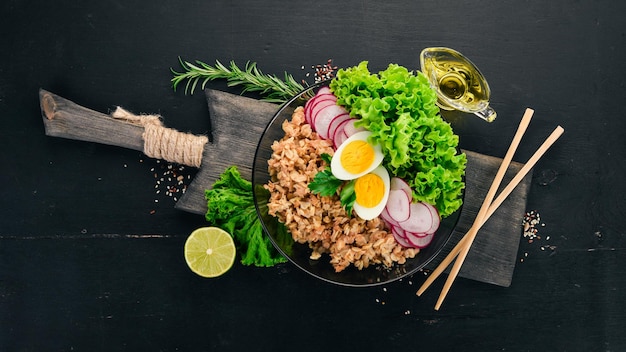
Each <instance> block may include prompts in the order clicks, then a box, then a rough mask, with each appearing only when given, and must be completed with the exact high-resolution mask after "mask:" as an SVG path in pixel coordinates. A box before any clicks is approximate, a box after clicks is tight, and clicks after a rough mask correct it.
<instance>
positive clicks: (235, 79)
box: [171, 57, 304, 103]
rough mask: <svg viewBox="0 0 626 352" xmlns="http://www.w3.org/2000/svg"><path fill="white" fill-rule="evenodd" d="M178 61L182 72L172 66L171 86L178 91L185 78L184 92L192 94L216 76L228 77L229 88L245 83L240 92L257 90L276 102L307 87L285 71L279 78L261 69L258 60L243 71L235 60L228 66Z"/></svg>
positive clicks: (267, 98)
mask: <svg viewBox="0 0 626 352" xmlns="http://www.w3.org/2000/svg"><path fill="white" fill-rule="evenodd" d="M178 61H179V62H180V65H181V67H182V69H183V72H178V71H175V70H174V69H171V71H172V73H173V74H174V77H173V78H172V86H173V87H174V90H176V88H177V87H178V85H180V84H181V83H182V82H183V81H185V80H186V81H187V83H186V84H185V94H193V92H194V91H195V90H196V88H197V87H198V84H200V86H201V88H202V89H204V87H205V86H206V84H207V82H209V81H212V80H216V79H226V80H227V82H228V86H229V87H234V86H243V87H244V88H243V91H242V92H241V94H243V93H246V92H258V93H260V95H262V96H263V98H262V100H265V101H269V102H273V103H283V102H285V101H287V100H289V99H290V98H291V97H293V96H294V95H296V94H298V93H300V92H301V91H302V90H304V86H303V85H302V84H300V83H298V82H297V81H296V80H295V78H293V76H291V75H290V74H288V73H287V72H285V77H284V79H280V78H279V77H277V76H275V75H269V74H264V73H263V72H261V70H259V69H258V68H257V66H256V63H255V62H250V61H248V62H247V63H246V67H245V68H244V69H243V70H242V69H241V68H239V67H238V66H237V65H236V64H235V62H234V61H231V62H230V66H229V67H226V66H225V65H223V64H222V63H221V62H219V61H217V60H216V61H215V66H211V65H209V64H206V63H204V62H202V61H198V60H196V62H195V63H191V62H188V61H184V60H182V59H181V58H180V57H179V58H178Z"/></svg>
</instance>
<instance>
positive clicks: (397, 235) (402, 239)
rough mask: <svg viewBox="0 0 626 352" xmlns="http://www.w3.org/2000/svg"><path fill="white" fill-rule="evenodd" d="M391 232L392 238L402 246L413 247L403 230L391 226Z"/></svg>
mask: <svg viewBox="0 0 626 352" xmlns="http://www.w3.org/2000/svg"><path fill="white" fill-rule="evenodd" d="M391 234H392V235H393V238H394V239H395V240H396V242H398V243H399V244H400V245H401V246H402V247H406V248H410V247H413V244H412V243H411V242H409V240H408V239H407V237H406V236H405V235H404V230H402V229H401V228H398V227H396V226H393V227H391Z"/></svg>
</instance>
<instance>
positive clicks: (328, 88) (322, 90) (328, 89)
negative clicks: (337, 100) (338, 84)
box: [317, 86, 333, 95]
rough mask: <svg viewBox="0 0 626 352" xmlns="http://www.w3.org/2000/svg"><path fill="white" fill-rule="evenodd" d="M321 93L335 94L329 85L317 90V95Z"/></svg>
mask: <svg viewBox="0 0 626 352" xmlns="http://www.w3.org/2000/svg"><path fill="white" fill-rule="evenodd" d="M320 94H333V93H332V92H331V91H330V87H329V86H323V87H321V88H320V89H319V90H318V91H317V95H320Z"/></svg>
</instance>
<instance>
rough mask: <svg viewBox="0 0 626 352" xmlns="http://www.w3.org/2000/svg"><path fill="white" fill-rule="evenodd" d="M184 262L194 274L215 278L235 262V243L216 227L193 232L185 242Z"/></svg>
mask: <svg viewBox="0 0 626 352" xmlns="http://www.w3.org/2000/svg"><path fill="white" fill-rule="evenodd" d="M184 251H185V261H186V262H187V265H189V268H190V269H191V271H193V272H194V273H196V274H198V275H200V276H202V277H217V276H220V275H222V274H224V273H225V272H227V271H228V269H230V268H231V267H232V266H233V263H234V262H235V254H236V250H235V242H234V241H233V238H232V236H231V235H230V234H229V233H228V232H226V231H224V230H222V229H220V228H218V227H201V228H199V229H196V230H194V231H193V232H192V233H191V235H189V238H187V241H186V242H185V250H184Z"/></svg>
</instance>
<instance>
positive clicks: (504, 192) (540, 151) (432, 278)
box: [416, 126, 564, 296]
mask: <svg viewBox="0 0 626 352" xmlns="http://www.w3.org/2000/svg"><path fill="white" fill-rule="evenodd" d="M563 132H564V130H563V128H562V127H561V126H558V127H557V128H556V129H555V130H554V131H553V132H552V134H551V135H550V137H548V139H546V141H545V142H544V143H543V144H542V145H541V147H540V148H539V149H538V150H537V151H536V152H535V154H533V156H532V157H530V159H528V162H527V163H526V164H524V166H522V168H521V169H520V170H519V171H518V173H517V174H516V175H515V177H513V179H511V181H510V182H509V184H508V185H507V186H506V187H505V188H504V189H503V190H502V192H500V195H498V197H497V198H496V199H495V200H494V201H493V203H491V205H490V206H489V210H488V211H487V214H486V215H485V217H484V219H483V220H482V222H481V223H480V227H482V226H483V225H484V224H485V223H486V222H487V220H489V218H490V217H491V215H493V213H494V212H495V211H496V210H497V209H498V207H499V206H500V205H501V204H502V203H503V202H504V201H505V200H506V198H508V196H509V195H510V194H511V192H513V190H514V189H515V187H517V185H518V184H519V183H520V182H521V181H522V180H523V179H524V177H526V175H527V174H528V172H530V170H531V169H532V168H533V167H534V166H535V164H536V163H537V161H539V159H540V158H541V156H542V154H543V153H545V151H546V150H547V149H548V148H549V147H550V146H551V145H552V144H553V143H554V142H555V141H556V140H557V139H558V138H559V137H560V135H561V134H563ZM480 227H479V229H480ZM468 239H469V236H468V233H466V234H465V235H464V236H463V238H461V240H460V241H459V242H458V243H457V245H456V246H455V247H454V248H453V249H452V251H450V253H449V254H448V255H447V256H446V258H445V259H444V260H443V261H442V262H441V263H440V264H439V265H438V266H437V268H436V269H435V270H433V271H432V272H431V273H430V275H428V278H427V279H426V281H425V282H424V284H422V286H421V287H420V289H419V290H418V291H417V293H416V294H417V295H418V296H421V295H422V293H424V292H425V291H426V290H427V289H428V287H430V285H431V284H432V283H433V282H434V281H435V280H436V279H437V278H438V277H439V275H441V274H442V273H443V271H444V270H445V269H446V268H447V267H448V266H449V265H450V264H451V263H452V261H453V260H454V258H456V256H457V255H458V254H459V252H460V251H461V248H463V247H464V246H465V245H466V243H467V240H468Z"/></svg>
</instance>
